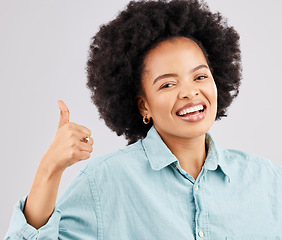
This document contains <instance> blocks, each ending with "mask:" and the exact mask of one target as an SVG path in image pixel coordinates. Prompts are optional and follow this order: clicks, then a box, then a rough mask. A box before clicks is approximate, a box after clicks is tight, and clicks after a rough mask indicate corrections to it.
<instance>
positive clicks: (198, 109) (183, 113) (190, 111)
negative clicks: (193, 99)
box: [176, 104, 205, 117]
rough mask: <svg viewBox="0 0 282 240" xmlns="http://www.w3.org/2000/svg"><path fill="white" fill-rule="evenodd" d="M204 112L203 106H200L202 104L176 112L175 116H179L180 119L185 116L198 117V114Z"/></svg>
mask: <svg viewBox="0 0 282 240" xmlns="http://www.w3.org/2000/svg"><path fill="white" fill-rule="evenodd" d="M204 111H205V106H204V105H202V104H199V105H196V106H193V107H188V108H185V109H183V110H181V111H179V112H177V113H176V115H177V116H180V117H185V116H189V115H198V114H200V113H202V112H204Z"/></svg>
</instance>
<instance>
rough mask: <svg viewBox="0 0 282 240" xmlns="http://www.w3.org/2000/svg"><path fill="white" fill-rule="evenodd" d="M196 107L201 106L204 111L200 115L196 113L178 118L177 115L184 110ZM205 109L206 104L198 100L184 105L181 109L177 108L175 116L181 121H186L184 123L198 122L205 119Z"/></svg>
mask: <svg viewBox="0 0 282 240" xmlns="http://www.w3.org/2000/svg"><path fill="white" fill-rule="evenodd" d="M197 105H203V107H204V111H203V112H201V113H196V114H192V115H186V116H185V115H184V116H179V115H178V114H177V113H178V112H180V111H182V110H184V109H186V108H190V107H194V106H197ZM206 109H207V106H206V104H205V103H204V102H203V101H201V100H199V101H193V102H190V103H188V104H186V105H184V106H183V107H181V108H179V109H178V110H177V111H176V116H177V117H179V118H180V119H181V120H183V121H186V122H198V121H200V120H202V119H204V118H205V116H206Z"/></svg>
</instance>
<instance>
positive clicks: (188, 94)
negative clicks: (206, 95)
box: [178, 83, 200, 99]
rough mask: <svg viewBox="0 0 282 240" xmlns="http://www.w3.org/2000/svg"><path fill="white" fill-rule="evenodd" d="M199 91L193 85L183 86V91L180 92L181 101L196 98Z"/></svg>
mask: <svg viewBox="0 0 282 240" xmlns="http://www.w3.org/2000/svg"><path fill="white" fill-rule="evenodd" d="M199 92H200V91H199V89H198V88H196V86H194V84H193V83H187V84H183V85H182V86H181V90H180V91H179V95H178V97H179V99H185V98H187V99H193V98H194V97H195V96H198V95H199Z"/></svg>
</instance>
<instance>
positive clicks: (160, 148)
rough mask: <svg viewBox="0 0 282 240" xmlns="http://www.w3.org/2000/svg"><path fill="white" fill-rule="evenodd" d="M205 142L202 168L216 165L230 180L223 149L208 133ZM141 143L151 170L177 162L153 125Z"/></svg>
mask: <svg viewBox="0 0 282 240" xmlns="http://www.w3.org/2000/svg"><path fill="white" fill-rule="evenodd" d="M206 144H207V148H208V154H207V158H206V160H205V163H204V168H205V169H207V170H211V171H214V170H216V169H217V168H218V167H219V168H220V170H221V171H222V172H223V173H224V174H225V175H226V176H227V177H228V180H229V182H230V180H231V179H230V174H229V171H228V168H227V166H226V165H225V161H224V157H223V153H222V152H223V150H222V149H221V148H219V147H218V146H217V145H216V144H215V142H214V140H213V139H212V137H211V135H210V134H209V133H207V134H206ZM142 145H143V148H144V150H145V153H146V155H147V157H148V159H149V163H150V165H151V167H152V169H153V170H161V169H163V168H165V167H167V166H168V165H170V164H171V163H174V162H177V161H178V160H177V158H176V157H175V156H174V155H173V153H172V152H171V151H170V149H169V148H168V147H167V146H166V144H165V143H164V142H163V140H162V139H161V137H160V135H159V134H158V132H157V130H156V129H155V127H154V126H152V127H151V129H150V130H149V131H148V133H147V136H146V138H144V139H143V140H142Z"/></svg>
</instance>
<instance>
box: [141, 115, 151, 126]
mask: <svg viewBox="0 0 282 240" xmlns="http://www.w3.org/2000/svg"><path fill="white" fill-rule="evenodd" d="M150 119H151V118H147V115H144V116H143V123H144V124H148V123H149V122H150Z"/></svg>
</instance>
